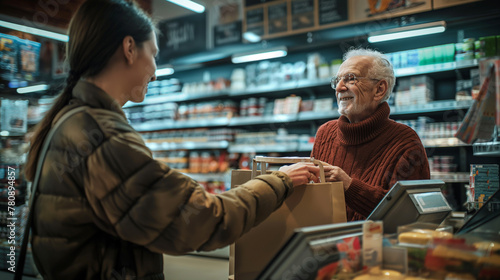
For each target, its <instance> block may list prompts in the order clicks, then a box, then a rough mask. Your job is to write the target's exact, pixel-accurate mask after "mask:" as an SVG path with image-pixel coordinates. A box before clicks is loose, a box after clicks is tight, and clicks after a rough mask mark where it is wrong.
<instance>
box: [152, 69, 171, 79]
mask: <svg viewBox="0 0 500 280" xmlns="http://www.w3.org/2000/svg"><path fill="white" fill-rule="evenodd" d="M155 74H156V77H160V76H168V75H172V74H174V68H171V67H166V68H162V69H158V70H156V72H155Z"/></svg>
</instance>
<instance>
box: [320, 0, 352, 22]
mask: <svg viewBox="0 0 500 280" xmlns="http://www.w3.org/2000/svg"><path fill="white" fill-rule="evenodd" d="M318 2H319V7H318V11H319V25H325V24H331V23H336V22H339V21H346V20H347V18H348V17H347V1H343V0H318Z"/></svg>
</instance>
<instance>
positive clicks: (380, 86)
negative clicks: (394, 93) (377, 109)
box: [374, 80, 389, 101]
mask: <svg viewBox="0 0 500 280" xmlns="http://www.w3.org/2000/svg"><path fill="white" fill-rule="evenodd" d="M376 87H377V91H376V92H375V96H374V99H375V100H377V101H381V100H382V99H384V96H385V94H386V93H387V90H388V88H389V84H388V83H387V81H386V80H380V81H379V82H378V83H377V85H376Z"/></svg>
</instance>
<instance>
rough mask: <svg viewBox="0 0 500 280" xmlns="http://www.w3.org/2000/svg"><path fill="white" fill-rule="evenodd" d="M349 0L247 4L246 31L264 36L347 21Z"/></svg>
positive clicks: (325, 26)
mask: <svg viewBox="0 0 500 280" xmlns="http://www.w3.org/2000/svg"><path fill="white" fill-rule="evenodd" d="M348 3H349V2H348V0H275V1H262V2H259V1H255V0H250V1H247V2H246V3H245V13H244V14H245V18H244V20H243V32H244V33H245V32H251V33H254V34H255V35H258V36H260V37H261V38H263V39H266V38H272V37H280V36H287V35H292V34H296V33H300V32H306V31H314V30H319V29H324V28H329V27H334V26H337V25H341V24H348V19H349V16H348V15H349V14H348Z"/></svg>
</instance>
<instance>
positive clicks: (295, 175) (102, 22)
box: [26, 0, 319, 279]
mask: <svg viewBox="0 0 500 280" xmlns="http://www.w3.org/2000/svg"><path fill="white" fill-rule="evenodd" d="M157 52H158V47H157V45H156V37H155V30H154V26H153V24H152V23H151V21H150V19H149V18H148V17H147V16H146V15H145V14H144V13H143V12H142V11H141V10H140V9H139V8H138V7H137V6H136V5H135V4H134V3H131V2H127V1H124V0H89V1H87V2H85V3H84V4H83V5H82V6H81V7H80V8H79V10H78V11H77V12H76V14H75V15H74V16H73V18H72V20H71V23H70V26H69V42H68V45H67V59H68V60H69V66H70V69H71V70H70V74H69V77H68V79H67V86H66V88H65V89H64V90H63V92H62V93H61V95H60V96H59V98H58V99H57V101H56V102H55V104H54V106H53V107H52V108H51V110H50V111H49V112H48V113H47V115H46V116H45V118H44V119H43V121H42V122H41V123H40V125H39V126H38V127H37V130H36V131H35V133H34V136H33V138H32V143H31V144H32V145H31V147H30V153H29V157H28V162H27V166H26V177H27V178H28V179H29V180H33V179H34V177H35V173H36V171H37V161H38V158H39V156H40V154H41V153H42V146H43V145H42V144H43V142H44V140H45V138H46V137H47V135H48V133H49V131H50V130H51V128H52V126H53V125H54V124H55V123H56V122H57V121H58V120H60V119H61V118H62V117H63V116H64V115H65V114H66V113H67V112H69V111H70V110H72V109H73V108H77V107H79V108H83V109H82V111H79V112H77V113H74V114H73V115H70V116H69V117H68V118H66V119H65V120H64V121H63V122H61V125H60V126H59V127H58V128H57V129H56V130H55V132H54V133H55V134H54V136H53V138H52V139H51V141H50V146H49V148H48V151H47V153H46V157H45V160H44V162H43V165H42V167H41V169H40V170H39V172H41V177H40V181H39V186H38V190H37V192H36V194H35V197H34V216H33V225H32V240H31V244H32V249H33V255H34V259H35V263H36V265H37V268H38V269H39V271H40V273H41V274H42V276H43V278H44V279H129V278H126V277H129V276H131V277H133V278H131V279H164V276H163V257H162V253H166V254H174V255H178V254H184V253H186V252H189V251H195V250H213V249H216V248H220V247H223V246H226V245H228V244H231V243H233V242H234V241H235V240H236V239H237V238H239V237H240V236H241V235H242V234H244V233H245V232H247V231H248V230H250V229H251V228H252V227H253V226H255V225H257V224H259V223H260V222H261V221H262V220H264V219H265V218H266V217H267V216H268V215H269V214H270V213H271V212H273V211H274V210H275V209H277V208H278V207H279V206H280V205H281V204H282V202H283V200H284V199H286V197H287V196H288V195H289V194H290V193H291V192H292V190H293V186H297V185H301V184H305V183H307V182H308V181H310V180H313V181H317V176H318V172H319V168H318V167H316V166H313V165H308V164H295V165H290V166H283V167H281V168H280V171H275V172H273V173H272V174H269V175H261V176H258V177H257V178H256V179H254V180H251V181H249V182H247V183H246V184H243V185H241V186H239V187H238V188H235V189H233V190H230V191H227V192H225V193H223V194H220V195H212V194H209V193H207V192H205V191H204V189H203V187H201V186H200V185H199V184H197V183H196V182H195V181H193V180H192V179H190V178H189V177H187V176H185V175H183V174H181V173H179V172H176V171H175V170H172V169H170V168H169V167H168V166H166V165H164V164H162V163H161V162H159V161H156V160H154V159H153V158H152V156H151V151H150V150H149V149H147V148H146V146H145V144H144V142H143V140H142V138H141V136H140V135H139V134H138V133H137V132H136V131H134V129H133V128H132V127H131V126H130V125H129V124H128V122H127V120H126V118H125V115H124V113H123V111H122V109H121V106H123V104H125V103H126V102H127V101H129V100H130V101H133V102H141V101H142V100H143V99H144V96H145V93H146V89H147V84H148V82H150V81H154V80H155V79H156V76H155V71H156V64H155V55H156V54H157Z"/></svg>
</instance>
